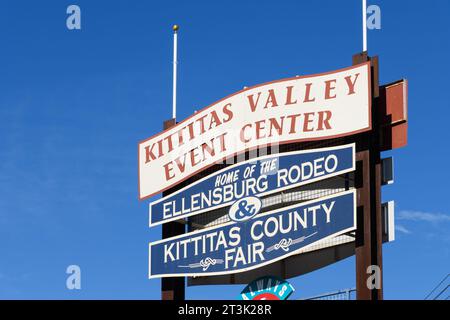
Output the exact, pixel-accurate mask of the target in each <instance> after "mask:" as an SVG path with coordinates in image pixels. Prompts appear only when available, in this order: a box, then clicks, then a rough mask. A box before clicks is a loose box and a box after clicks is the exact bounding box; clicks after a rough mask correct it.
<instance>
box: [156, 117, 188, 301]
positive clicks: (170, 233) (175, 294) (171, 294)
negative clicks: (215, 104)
mask: <svg viewBox="0 0 450 320" xmlns="http://www.w3.org/2000/svg"><path fill="white" fill-rule="evenodd" d="M175 124H176V120H175V119H170V120H167V121H164V124H163V126H164V130H166V129H169V128H170V127H173V126H174V125H175ZM177 187H178V186H175V187H173V188H172V189H170V190H168V191H165V192H163V197H164V196H166V195H168V194H170V193H172V192H174V191H176V189H177ZM185 229H186V227H185V225H184V224H182V223H179V222H177V221H174V222H169V223H165V224H163V225H162V239H165V238H170V237H174V236H177V235H180V234H183V233H185V231H186V230H185ZM185 290H186V289H185V278H184V277H173V278H162V279H161V300H178V301H182V300H185Z"/></svg>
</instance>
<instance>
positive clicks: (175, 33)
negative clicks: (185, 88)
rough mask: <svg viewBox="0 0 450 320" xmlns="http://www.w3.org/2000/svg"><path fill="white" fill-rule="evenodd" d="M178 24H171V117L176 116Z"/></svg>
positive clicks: (174, 117)
mask: <svg viewBox="0 0 450 320" xmlns="http://www.w3.org/2000/svg"><path fill="white" fill-rule="evenodd" d="M178 29H179V28H178V26H177V25H174V26H173V93H172V118H173V119H176V118H177V65H178Z"/></svg>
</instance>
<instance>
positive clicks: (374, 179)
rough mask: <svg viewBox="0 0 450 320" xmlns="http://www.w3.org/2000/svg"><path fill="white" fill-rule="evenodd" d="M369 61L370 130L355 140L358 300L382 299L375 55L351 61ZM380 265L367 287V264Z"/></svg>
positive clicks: (378, 112)
mask: <svg viewBox="0 0 450 320" xmlns="http://www.w3.org/2000/svg"><path fill="white" fill-rule="evenodd" d="M366 61H371V71H372V72H371V73H372V79H371V83H372V88H371V91H372V131H371V132H370V133H368V134H364V135H361V137H360V139H359V140H358V141H357V144H358V149H359V150H362V151H361V152H359V153H358V156H357V159H356V160H357V161H358V160H359V166H358V168H359V169H358V172H357V174H358V177H359V180H360V181H359V184H360V186H359V189H358V195H357V197H358V216H357V230H356V241H355V255H356V295H357V299H358V300H381V299H383V280H382V279H383V278H382V273H383V266H382V223H381V221H382V220H381V160H380V159H381V155H380V154H381V153H380V119H381V118H382V114H380V113H382V110H383V109H384V108H382V106H381V105H380V99H379V96H380V93H379V82H378V81H379V73H378V57H373V58H370V57H368V55H367V52H363V53H360V54H357V55H355V56H353V64H354V65H355V64H359V63H363V62H366ZM372 265H375V266H378V267H379V268H380V274H379V276H380V277H381V279H380V283H381V286H380V288H379V289H373V290H371V289H369V287H368V286H367V280H368V278H369V276H370V274H368V273H367V269H368V267H369V266H372Z"/></svg>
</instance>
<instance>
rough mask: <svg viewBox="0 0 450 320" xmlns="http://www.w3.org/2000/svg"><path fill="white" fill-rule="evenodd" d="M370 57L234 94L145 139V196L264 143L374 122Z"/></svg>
mask: <svg viewBox="0 0 450 320" xmlns="http://www.w3.org/2000/svg"><path fill="white" fill-rule="evenodd" d="M370 101H371V97H370V64H369V63H364V64H360V65H357V66H352V67H349V68H346V69H342V70H339V71H334V72H329V73H324V74H319V75H313V76H302V77H295V78H289V79H284V80H278V81H273V82H269V83H266V84H262V85H257V86H254V87H250V88H247V89H244V90H242V91H239V92H237V93H234V94H232V95H230V96H228V97H226V98H224V99H222V100H220V101H218V102H216V103H214V104H212V105H210V106H209V107H206V108H205V109H203V110H201V111H199V112H197V113H195V114H194V115H193V116H191V117H189V118H187V119H186V120H184V121H182V122H180V123H178V124H177V125H176V126H173V127H171V128H170V129H167V130H165V131H163V132H162V133H159V134H157V135H155V136H153V137H151V138H148V139H146V140H144V141H142V142H140V143H139V148H138V158H139V198H140V199H141V200H142V199H146V198H148V197H151V196H153V195H155V194H157V193H160V192H162V191H165V190H167V189H169V188H171V187H173V186H174V185H176V184H178V183H180V182H181V181H184V180H186V179H187V178H189V177H191V176H193V175H194V174H196V173H198V172H200V171H202V170H204V169H206V168H208V167H210V166H211V165H213V164H215V163H220V162H221V161H223V159H226V158H228V157H230V156H233V155H237V154H240V153H242V152H244V151H247V150H252V149H256V148H258V147H260V146H266V145H274V144H275V145H276V144H285V143H294V142H300V141H312V140H322V139H328V138H336V137H341V136H346V135H351V134H356V133H359V132H363V131H367V130H370V129H371V116H370V115H371V105H370Z"/></svg>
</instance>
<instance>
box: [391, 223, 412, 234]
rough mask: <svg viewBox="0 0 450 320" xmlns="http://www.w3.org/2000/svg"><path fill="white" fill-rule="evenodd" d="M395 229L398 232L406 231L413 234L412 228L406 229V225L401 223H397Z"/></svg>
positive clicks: (405, 232)
mask: <svg viewBox="0 0 450 320" xmlns="http://www.w3.org/2000/svg"><path fill="white" fill-rule="evenodd" d="M395 230H396V231H398V232H401V233H404V234H411V231H410V230H408V229H406V228H405V227H404V226H402V225H400V224H397V225H396V226H395Z"/></svg>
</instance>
